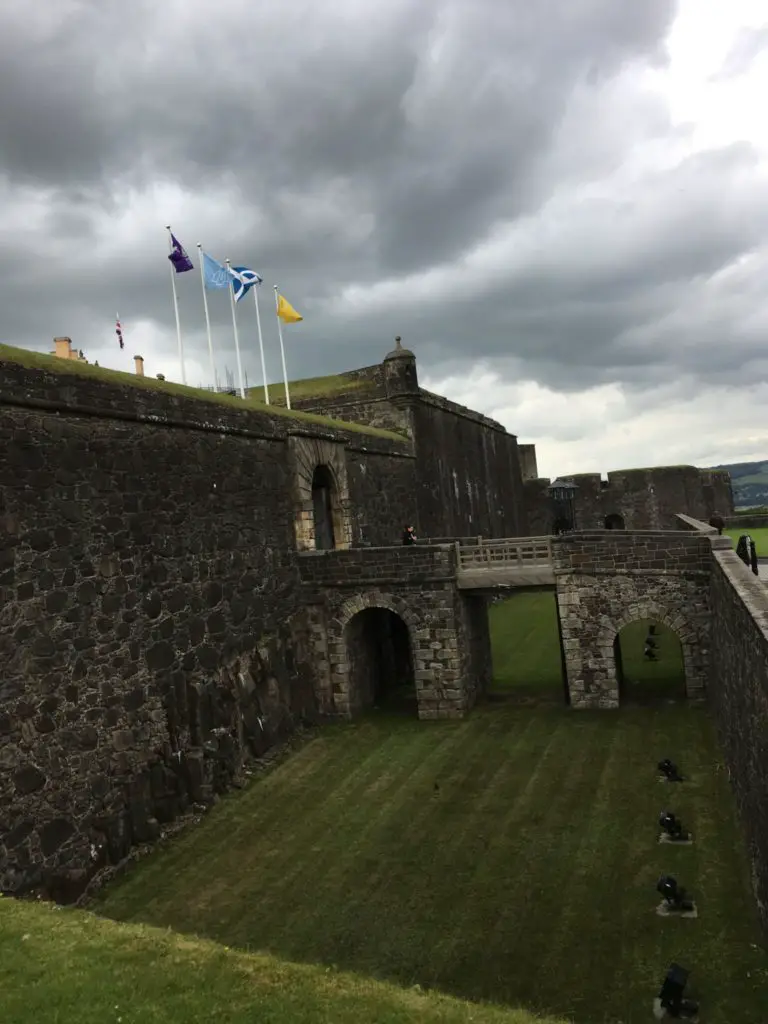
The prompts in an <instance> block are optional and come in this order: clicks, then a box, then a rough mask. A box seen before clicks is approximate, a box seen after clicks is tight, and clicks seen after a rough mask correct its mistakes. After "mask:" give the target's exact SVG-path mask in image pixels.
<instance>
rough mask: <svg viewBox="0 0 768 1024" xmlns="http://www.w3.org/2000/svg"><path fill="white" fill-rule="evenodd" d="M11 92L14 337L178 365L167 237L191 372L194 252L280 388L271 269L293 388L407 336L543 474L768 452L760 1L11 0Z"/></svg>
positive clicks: (7, 61)
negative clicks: (61, 341) (220, 280)
mask: <svg viewBox="0 0 768 1024" xmlns="http://www.w3.org/2000/svg"><path fill="white" fill-rule="evenodd" d="M214 11H215V13H214ZM0 96H2V102H1V103H0V341H4V342H6V343H10V344H14V345H20V346H24V347H27V348H34V349H39V350H41V351H47V350H49V349H50V348H51V339H52V338H53V337H54V335H57V334H66V335H69V336H71V337H72V339H73V341H74V342H75V344H76V346H77V347H79V348H82V349H84V350H85V353H86V356H87V357H88V358H89V360H90V361H94V360H98V361H99V362H100V364H101V365H103V366H111V367H114V368H117V369H126V370H130V369H131V368H132V359H131V357H132V356H133V354H134V353H135V352H140V353H141V354H142V355H143V356H144V358H145V360H146V368H147V372H148V373H151V374H155V373H158V372H162V373H165V374H166V376H167V377H168V378H169V379H173V380H180V379H181V370H180V365H179V360H178V356H177V348H176V333H175V321H174V316H173V305H172V298H171V287H170V278H169V264H168V260H167V259H166V253H167V235H166V233H165V231H164V226H165V225H166V224H167V223H171V224H172V225H173V228H174V231H175V233H176V234H177V235H178V237H179V239H180V240H181V242H182V243H183V244H184V246H185V247H186V248H187V249H188V251H189V252H190V255H191V256H192V258H193V260H194V262H195V264H196V270H195V272H194V273H189V274H185V275H182V276H180V277H179V278H178V286H179V302H180V308H181V321H182V328H183V338H184V346H185V354H186V373H187V380H188V383H190V384H199V383H209V378H210V369H209V362H208V355H207V341H206V334H205V323H204V316H203V305H202V296H201V289H200V277H199V274H198V271H197V264H198V261H197V250H196V248H195V246H196V243H197V242H202V243H203V245H204V247H205V249H206V250H207V251H210V252H211V253H212V254H213V255H215V256H216V257H218V258H219V259H221V260H223V259H225V258H231V259H232V260H233V261H234V262H236V263H241V264H245V265H248V266H251V267H253V268H254V269H256V270H258V271H259V272H260V273H261V274H262V275H263V276H264V279H265V286H264V289H263V291H262V300H261V307H262V319H263V323H264V335H265V342H266V346H267V363H268V374H269V376H270V378H271V379H279V377H280V362H279V354H278V348H277V331H276V325H275V319H274V316H273V315H272V309H273V307H272V305H271V285H272V284H273V283H278V284H279V285H280V286H281V289H282V290H283V291H284V293H285V294H286V296H287V297H288V299H289V300H290V301H291V302H292V303H293V305H294V306H296V307H297V308H298V309H299V310H300V312H302V313H303V314H304V316H305V320H304V322H303V323H301V324H297V325H292V326H289V327H287V328H286V332H285V333H286V343H287V357H288V364H289V373H290V375H291V376H292V377H294V378H295V377H303V376H312V375H315V374H321V373H333V372H337V371H339V370H341V369H345V368H349V367H352V366H360V365H367V364H370V363H373V362H377V361H378V360H379V359H380V358H381V357H382V356H383V355H384V354H385V353H386V352H387V351H388V350H389V349H390V348H391V347H392V339H393V337H394V335H395V334H401V335H402V336H403V339H404V342H405V343H406V344H408V345H409V346H410V347H411V348H413V349H414V350H415V351H416V354H417V357H418V360H419V368H420V376H421V382H422V384H423V385H424V386H426V387H429V388H430V389H432V390H435V391H438V392H440V393H442V394H445V395H447V396H448V397H450V398H453V399H455V400H457V401H459V402H462V403H464V404H467V405H469V406H471V407H473V408H476V409H479V410H481V411H483V412H486V413H488V414H490V415H492V416H494V417H495V418H497V419H499V420H501V421H502V422H503V423H504V424H505V425H506V426H507V428H508V429H509V430H511V431H513V432H515V433H516V434H517V435H518V436H519V438H520V440H521V441H526V442H531V441H533V442H535V443H536V444H537V447H538V452H539V469H540V472H541V473H542V475H550V476H551V475H556V474H557V473H566V472H579V471H596V470H602V471H605V470H610V469H618V468H628V467H632V466H645V465H657V464H664V463H680V462H693V463H696V464H699V465H711V464H714V463H718V462H731V461H737V460H746V459H753V458H754V459H757V458H766V459H768V414H766V409H767V408H768V385H767V384H766V375H767V374H768V173H767V170H768V118H766V116H765V97H766V96H768V5H767V4H766V3H765V0H728V3H727V4H726V3H724V2H722V0H681V2H679V3H677V2H673V0H643V2H642V3H624V2H618V0H537V2H536V3H530V2H528V0H388V2H387V3H385V4H382V3H380V2H379V0H219V2H218V3H217V4H216V5H214V6H212V5H211V4H210V2H208V0H206V2H203V0H164V2H163V3H157V2H155V0H130V2H128V3H126V2H124V0H121V2H120V3H117V2H113V0H38V2H37V3H36V4H34V5H31V6H30V5H23V6H19V5H18V4H3V5H0ZM210 307H211V315H212V319H213V336H214V346H215V350H216V357H217V364H218V369H219V372H220V373H222V374H223V372H224V368H225V367H228V368H229V369H230V370H232V371H234V370H235V365H236V363H235V355H234V345H233V340H232V322H231V314H230V309H229V304H228V300H227V297H226V293H222V292H214V293H211V295H210ZM116 312H119V313H120V316H121V319H122V321H123V327H124V332H125V338H126V349H125V351H124V352H121V351H120V350H119V348H118V346H117V343H116V340H115V335H114V317H115V313H116ZM238 313H239V325H240V337H241V346H242V351H243V360H244V364H245V367H246V370H247V373H248V380H249V383H250V384H257V383H259V382H260V379H261V371H260V362H259V357H258V346H257V342H256V330H255V324H256V317H255V310H254V307H253V304H252V303H251V302H250V299H247V300H246V301H245V302H243V303H242V306H241V308H239V311H238Z"/></svg>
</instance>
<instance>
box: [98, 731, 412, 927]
mask: <svg viewBox="0 0 768 1024" xmlns="http://www.w3.org/2000/svg"><path fill="white" fill-rule="evenodd" d="M391 742H392V744H393V746H394V745H395V744H396V743H397V740H396V738H395V737H392V738H391ZM377 756H379V752H378V751H377V749H376V747H375V746H371V745H370V744H368V745H366V746H362V747H361V749H360V750H359V751H357V752H356V753H354V752H351V751H350V748H349V745H346V744H344V743H343V742H341V743H340V742H338V737H336V736H334V735H333V730H332V729H331V728H329V730H328V734H327V735H326V736H325V737H320V738H318V739H317V740H315V741H314V742H312V743H310V744H309V745H308V746H306V747H305V748H303V749H302V750H300V751H299V752H298V753H297V754H296V757H295V758H291V759H289V760H288V761H285V762H283V763H281V764H280V765H278V766H277V767H276V768H275V769H274V770H273V771H271V772H269V773H268V774H267V775H265V776H263V777H261V778H258V779H255V780H254V781H253V783H252V784H251V786H249V787H248V789H247V790H246V791H245V792H240V793H234V794H232V795H230V796H229V797H227V798H226V799H224V800H222V801H221V802H220V803H219V804H218V805H217V806H216V807H215V808H213V809H212V810H211V811H210V812H209V813H208V815H207V817H206V819H205V821H204V823H202V824H201V829H203V830H204V832H205V841H204V842H203V843H201V842H200V829H194V830H191V831H189V832H187V833H185V834H184V835H183V836H181V837H179V838H178V839H176V840H175V841H174V843H173V844H171V845H169V846H167V847H165V848H163V849H162V850H160V851H158V852H157V853H156V854H154V855H153V856H152V857H151V858H149V859H148V860H146V861H144V862H142V863H141V864H140V865H137V867H136V868H135V869H134V870H133V871H131V872H130V873H129V874H128V875H126V876H124V877H123V878H122V879H121V880H120V882H118V883H117V884H116V885H115V886H114V887H113V889H111V891H110V895H109V900H110V909H109V914H110V916H112V917H115V918H117V919H120V920H130V919H132V918H133V917H134V915H135V914H136V913H139V914H140V915H141V919H142V920H144V921H160V920H164V919H165V915H167V914H168V912H169V911H170V908H171V906H172V902H173V901H172V898H169V893H168V892H167V890H166V889H165V887H163V886H162V880H163V879H164V878H167V876H168V873H169V872H170V873H172V874H173V875H174V876H175V877H178V878H179V879H180V880H181V879H183V880H184V882H185V883H186V884H187V885H188V886H189V891H190V893H191V894H194V900H191V901H190V905H188V906H187V907H186V908H184V909H185V915H186V916H185V919H186V922H187V925H186V926H185V927H186V930H191V931H194V930H195V929H194V927H189V922H190V920H192V919H197V918H198V917H199V915H200V913H201V912H203V911H204V910H205V908H206V907H207V906H210V905H212V904H214V903H215V902H216V901H217V900H219V899H220V898H221V895H222V892H223V891H224V892H228V891H230V890H231V889H232V879H233V877H238V876H242V875H243V873H246V875H247V877H251V875H252V872H253V869H254V866H255V865H254V862H253V859H252V856H251V849H252V847H253V845H254V843H256V842H257V843H259V844H260V856H259V868H260V869H261V870H263V869H264V867H265V866H266V865H267V864H268V862H269V860H270V859H272V858H274V859H276V860H278V861H280V862H281V863H282V852H281V850H282V847H283V845H284V844H285V843H286V842H289V841H290V840H291V838H292V836H293V833H294V832H295V829H296V827H297V825H298V824H300V823H306V822H307V821H308V820H312V814H315V815H316V814H317V813H318V809H320V808H323V806H324V805H326V804H327V806H326V807H325V812H326V815H327V818H328V820H329V821H333V820H334V819H335V818H336V816H337V815H338V807H337V805H336V803H335V802H334V801H335V800H336V799H338V798H340V797H342V796H343V794H344V793H345V792H346V791H348V789H349V788H350V787H353V786H354V784H355V782H356V780H357V779H358V778H359V777H360V776H364V775H365V772H366V762H367V761H368V760H371V759H375V758H376V757H377ZM347 765H351V767H352V770H351V771H350V770H348V768H347ZM328 778H333V779H334V780H335V781H336V785H335V787H330V788H329V787H328V785H327V784H326V783H325V782H324V780H326V779H328ZM241 801H242V803H241ZM288 808H290V813H287V811H288ZM310 812H311V814H310ZM265 840H268V841H265ZM137 875H140V876H141V877H140V879H138V880H137ZM136 885H138V886H139V889H140V891H141V892H146V890H147V888H148V887H149V888H152V889H155V891H156V895H155V898H154V899H153V900H152V901H151V902H149V903H147V902H146V901H144V900H143V899H141V897H139V899H137V898H136ZM178 927H181V925H180V924H179V925H178Z"/></svg>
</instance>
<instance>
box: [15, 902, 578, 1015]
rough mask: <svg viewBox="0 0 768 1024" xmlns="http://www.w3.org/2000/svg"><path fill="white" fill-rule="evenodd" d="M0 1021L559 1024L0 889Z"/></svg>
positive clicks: (522, 1012)
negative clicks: (6, 894)
mask: <svg viewBox="0 0 768 1024" xmlns="http://www.w3.org/2000/svg"><path fill="white" fill-rule="evenodd" d="M0 1020H2V1022H3V1024H33V1022H34V1024H363V1022H369V1021H371V1022H374V1021H375V1022H377V1024H405V1022H414V1024H415V1022H421V1024H465V1022H469V1021H474V1022H476V1024H564V1022H562V1021H558V1020H555V1019H553V1018H546V1019H544V1018H538V1017H534V1016H533V1015H531V1014H529V1013H526V1012H524V1011H522V1010H512V1009H503V1008H496V1007H491V1006H488V1007H486V1006H477V1005H473V1004H469V1003H466V1002H462V1001H460V1000H458V999H452V998H450V997H449V996H443V995H440V994H438V993H432V992H427V993H424V992H420V991H419V990H418V989H410V990H406V989H401V988H397V987H395V986H394V985H388V984H383V983H381V982H376V981H371V980H369V979H367V978H361V977H356V976H355V975H352V974H345V973H342V972H340V971H336V970H334V969H329V968H324V967H316V966H303V965H300V964H291V963H286V962H284V961H281V960H279V959H277V958H275V957H271V956H264V955H256V954H248V953H243V952H237V951H235V950H231V949H227V948H226V947H225V946H221V945H217V944H216V943H214V942H208V941H204V940H199V939H192V938H185V937H183V936H180V935H176V934H174V933H173V932H171V931H168V930H162V929H159V928H150V927H146V926H143V925H118V924H115V923H113V922H112V921H106V920H102V919H99V918H97V917H95V916H94V915H93V914H89V913H85V912H82V911H73V910H61V909H57V908H55V907H52V906H50V905H48V904H42V905H40V904H30V903H24V902H17V901H15V900H12V899H0Z"/></svg>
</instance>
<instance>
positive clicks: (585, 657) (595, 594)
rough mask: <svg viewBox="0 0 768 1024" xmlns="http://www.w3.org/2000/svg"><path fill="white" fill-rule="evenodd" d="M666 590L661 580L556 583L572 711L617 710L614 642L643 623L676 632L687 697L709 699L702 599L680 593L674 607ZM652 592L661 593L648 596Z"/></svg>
mask: <svg viewBox="0 0 768 1024" xmlns="http://www.w3.org/2000/svg"><path fill="white" fill-rule="evenodd" d="M574 583H575V584H576V585H575V586H574ZM654 583H655V586H654ZM664 587H665V581H664V578H663V577H657V578H656V580H653V581H650V580H645V581H643V580H638V579H635V580H632V579H631V578H629V579H628V578H627V577H623V578H622V577H618V578H617V577H614V578H613V579H611V578H610V577H605V576H604V577H602V578H600V577H597V578H592V579H591V580H590V579H589V578H587V579H585V578H583V577H582V578H581V580H579V581H574V580H573V578H571V580H569V581H567V582H566V580H565V579H563V578H562V577H561V578H560V579H559V580H558V603H559V606H560V613H561V617H562V622H563V647H564V653H565V662H566V670H567V677H568V692H569V694H570V702H571V706H572V707H574V708H618V707H619V703H620V701H619V681H618V678H617V674H616V660H615V648H614V641H615V640H616V637H617V636H618V634H619V632H620V631H621V630H622V629H623V628H624V626H628V625H629V624H630V623H631V622H637V621H640V620H643V619H652V620H654V621H655V622H659V623H662V624H663V625H665V626H668V627H669V628H670V629H671V630H673V632H674V633H675V634H676V635H677V638H678V639H679V641H680V646H681V648H682V653H683V665H684V669H685V691H686V694H687V696H688V697H689V698H691V699H696V698H703V697H704V696H705V693H706V686H707V677H708V671H709V635H708V628H707V627H708V617H707V610H706V605H705V604H704V602H703V600H702V598H703V595H702V594H701V593H698V594H697V593H695V591H694V589H693V587H689V588H685V590H682V591H677V590H676V592H675V595H674V596H676V597H677V601H676V602H675V604H674V606H673V605H672V604H671V603H670V602H669V601H665V600H664V598H665V596H672V595H665V594H664ZM649 590H650V591H653V590H658V591H659V592H660V593H659V595H658V596H656V595H654V594H653V593H651V594H650V595H649V594H648V593H647V591H649ZM686 590H687V594H686ZM642 591H645V592H646V593H645V594H643V593H642Z"/></svg>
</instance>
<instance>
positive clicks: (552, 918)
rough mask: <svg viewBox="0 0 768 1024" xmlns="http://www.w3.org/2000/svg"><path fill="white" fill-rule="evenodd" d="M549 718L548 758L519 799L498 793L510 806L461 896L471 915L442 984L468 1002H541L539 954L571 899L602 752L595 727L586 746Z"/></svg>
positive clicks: (564, 723) (563, 723)
mask: <svg viewBox="0 0 768 1024" xmlns="http://www.w3.org/2000/svg"><path fill="white" fill-rule="evenodd" d="M550 717H551V718H553V719H554V721H553V723H552V725H551V737H552V742H551V745H550V747H549V748H548V750H547V754H546V756H545V757H543V758H542V759H541V760H540V761H539V762H538V764H536V765H533V764H532V765H531V766H530V771H531V778H530V780H528V781H526V783H525V784H524V785H523V786H522V787H521V789H520V791H519V793H518V794H517V795H516V796H513V795H511V794H510V793H509V792H506V793H505V792H504V791H501V792H500V793H499V794H498V799H499V804H500V810H501V807H503V805H504V803H505V802H506V803H507V805H508V806H509V811H508V812H507V813H506V814H503V812H502V817H501V822H502V824H501V827H500V828H499V830H498V833H497V835H496V836H495V837H494V841H493V842H492V843H491V844H490V845H489V848H488V851H487V853H486V856H485V857H484V858H483V859H482V860H480V861H479V862H478V868H477V871H476V873H475V876H474V878H473V880H472V883H471V885H470V886H469V887H468V889H467V891H466V893H465V894H464V899H465V903H466V908H467V909H466V914H465V917H464V921H463V924H460V926H459V931H458V935H459V941H458V942H457V943H455V944H454V945H455V948H456V954H455V956H454V960H453V962H452V963H449V964H446V966H445V968H444V970H443V972H442V976H443V981H442V985H443V986H444V985H445V984H446V982H447V981H448V979H451V990H452V991H456V990H462V991H465V992H466V993H467V994H468V995H469V996H470V998H476V999H487V998H489V993H491V992H496V993H499V994H501V996H502V998H504V999H507V998H508V996H509V993H510V992H511V991H516V992H520V998H521V999H522V1000H523V1002H526V1003H527V1002H528V1001H530V1000H532V999H534V998H535V997H536V994H537V992H538V988H539V977H540V951H541V950H543V949H545V948H546V946H547V943H548V941H549V937H550V936H551V934H552V933H553V931H556V930H557V928H558V917H559V914H560V912H561V907H562V904H561V900H563V899H567V888H568V878H569V874H570V855H571V851H572V849H573V847H574V844H575V843H578V841H579V833H580V830H581V829H583V828H584V823H583V820H582V818H581V817H580V815H579V813H578V807H579V804H580V803H581V800H582V797H583V793H584V792H589V791H590V790H592V789H593V788H594V786H595V783H596V780H597V779H599V777H600V774H601V771H602V769H603V765H604V761H605V750H604V746H603V744H602V743H599V742H596V739H597V737H598V729H597V728H595V727H594V726H593V727H592V728H590V729H589V730H588V732H589V734H590V735H589V739H588V740H586V741H585V740H584V739H583V737H582V738H581V739H580V740H575V739H574V734H573V733H572V732H571V730H570V729H569V728H568V725H569V723H568V721H567V717H566V716H557V718H555V716H550ZM555 722H556V723H557V724H555ZM510 801H512V803H511V805H510ZM467 932H468V933H469V936H468V935H467ZM468 937H469V938H470V940H471V941H467V939H468ZM453 985H455V986H456V987H455V988H453ZM550 985H551V982H550V981H548V980H547V979H546V978H545V987H546V988H548V987H549V986H550Z"/></svg>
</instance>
